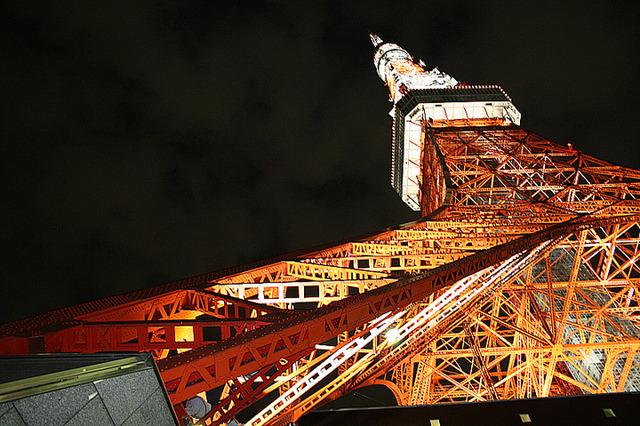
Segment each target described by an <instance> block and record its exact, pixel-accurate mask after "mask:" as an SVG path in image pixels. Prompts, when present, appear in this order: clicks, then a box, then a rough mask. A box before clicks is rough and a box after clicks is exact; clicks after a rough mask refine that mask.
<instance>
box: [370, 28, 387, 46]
mask: <svg viewBox="0 0 640 426" xmlns="http://www.w3.org/2000/svg"><path fill="white" fill-rule="evenodd" d="M369 37H370V38H371V43H373V47H375V48H376V49H377V48H378V46H380V45H381V44H382V43H384V42H383V41H382V39H381V38H380V37H378V35H377V34H376V33H374V32H372V31H369Z"/></svg>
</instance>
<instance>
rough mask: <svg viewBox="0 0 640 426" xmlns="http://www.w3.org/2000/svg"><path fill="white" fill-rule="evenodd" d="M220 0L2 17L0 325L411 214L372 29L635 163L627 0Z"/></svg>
mask: <svg viewBox="0 0 640 426" xmlns="http://www.w3.org/2000/svg"><path fill="white" fill-rule="evenodd" d="M212 3H213V2H208V1H200V2H198V1H195V2H171V1H165V2H144V1H129V2H121V3H120V4H117V5H116V4H114V3H104V2H83V3H82V4H81V5H70V4H68V2H33V3H30V2H18V3H15V4H13V5H11V6H8V7H5V9H4V10H3V11H2V12H0V16H1V17H2V22H3V23H4V24H3V25H2V26H1V27H0V34H1V36H0V37H1V38H2V43H0V51H1V52H2V57H3V58H4V59H3V71H2V73H1V74H2V76H1V77H0V88H1V89H2V93H3V102H2V104H1V109H0V113H1V120H2V124H3V126H2V129H3V130H2V131H3V133H4V143H3V144H2V155H1V162H2V163H1V166H2V205H3V213H2V219H3V223H4V224H5V225H4V226H3V232H2V265H1V270H0V279H1V280H2V294H1V297H2V300H3V314H2V317H1V318H0V320H1V321H9V320H13V319H18V318H20V317H24V316H28V315H34V314H37V313H40V312H44V311H47V310H51V309H55V308H59V307H63V306H66V305H69V304H76V303H80V302H83V301H87V300H91V299H95V298H98V297H105V296H108V295H112V294H117V293H123V292H128V291H133V290H137V289H141V288H144V287H148V286H151V285H156V284H161V283H163V282H168V281H172V280H177V279H180V278H184V277H188V276H193V275H197V274H201V273H205V272H209V271H213V270H217V269H222V268H224V267H229V266H233V265H238V264H242V263H246V262H251V261H255V260H259V259H263V258H267V257H270V256H274V255H277V254H281V253H285V252H288V251H292V250H295V249H299V248H304V247H309V246H314V245H318V244H322V243H326V242H330V241H334V240H339V239H343V238H346V237H350V236H356V235H359V234H362V233H365V232H371V231H375V230H379V229H383V228H386V227H387V226H391V225H394V224H398V223H402V222H406V221H409V220H412V219H414V218H416V216H415V214H414V213H413V212H412V211H410V210H409V209H408V208H407V207H405V206H404V204H403V203H402V202H401V201H400V199H399V197H397V195H396V194H395V193H394V192H393V190H392V188H391V186H390V184H389V173H390V172H389V170H390V157H391V146H390V140H391V120H390V118H389V117H388V116H387V113H388V111H389V109H390V107H391V104H389V103H388V102H387V93H386V90H385V87H384V86H383V83H382V82H381V81H380V80H379V78H378V76H377V75H376V73H375V70H374V68H373V65H372V53H373V51H372V46H371V45H370V42H369V40H368V37H367V29H368V28H371V29H372V30H374V31H376V32H378V33H379V35H380V36H381V37H383V39H385V40H388V41H393V42H396V43H398V44H400V45H401V46H403V47H404V48H406V49H407V50H408V51H409V52H410V53H411V54H413V55H415V56H416V58H422V59H424V60H425V62H426V63H427V64H428V66H438V67H439V68H440V69H441V70H443V71H445V72H447V73H449V74H450V75H452V76H454V77H455V78H457V79H458V80H462V81H465V82H467V83H469V84H499V85H501V86H502V87H503V88H504V89H505V90H506V91H507V93H508V94H509V95H510V96H511V97H512V98H513V101H514V103H515V105H516V106H517V107H518V108H519V110H520V111H521V112H522V115H523V119H522V125H523V127H525V128H527V129H529V130H532V131H534V132H536V133H539V134H541V135H542V136H545V137H547V138H549V139H551V140H554V141H556V142H559V143H562V144H565V143H567V142H571V143H573V145H574V146H575V147H576V148H577V149H580V150H582V151H584V152H586V153H589V154H592V155H596V156H598V157H601V158H605V159H607V160H610V161H613V162H615V163H618V164H622V165H626V166H629V167H634V168H640V148H638V144H637V142H636V135H637V134H638V131H639V130H640V129H638V119H637V117H636V116H635V114H634V113H635V105H636V99H638V97H639V95H640V93H639V90H638V87H639V85H638V81H637V78H638V75H640V72H639V71H640V70H639V67H638V58H637V52H638V51H640V49H639V37H640V36H639V34H640V31H638V24H637V22H638V21H640V19H638V18H639V16H638V11H637V8H633V7H632V4H631V3H630V2H628V3H625V2H597V1H596V2H589V3H588V4H587V3H582V2H566V3H565V2H555V3H552V4H547V5H545V6H542V5H539V4H538V3H527V4H522V5H521V4H517V5H514V4H513V3H512V2H506V1H504V2H500V1H495V2H483V3H477V2H437V3H432V2H398V3H399V4H395V3H391V2H390V3H389V4H386V3H383V2H375V1H373V2H345V4H343V3H342V2H330V1H327V2H314V5H305V6H300V5H298V4H297V3H295V2H264V3H260V4H259V5H255V4H253V3H252V2H244V3H234V4H233V5H228V4H227V5H222V6H213V5H212ZM400 3H401V4H400Z"/></svg>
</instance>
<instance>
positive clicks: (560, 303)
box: [0, 39, 640, 425]
mask: <svg viewBox="0 0 640 426" xmlns="http://www.w3.org/2000/svg"><path fill="white" fill-rule="evenodd" d="M374 45H376V48H377V53H379V52H380V51H381V50H382V51H383V54H379V56H380V55H382V56H384V49H383V47H384V46H387V45H388V43H387V44H383V43H382V41H381V40H379V39H378V40H375V39H374ZM392 46H396V45H392ZM387 48H388V46H387ZM388 50H389V51H392V49H388ZM378 59H379V58H378ZM382 59H384V57H383V58H382ZM398 61H399V59H398V58H397V57H395V58H393V61H391V62H393V63H391V62H390V64H389V65H387V70H391V71H394V72H398V71H397V70H400V71H401V74H402V73H405V74H406V73H414V74H415V73H418V74H420V70H421V68H420V67H419V66H418V65H416V64H413V65H415V66H414V67H413V68H411V67H406V66H405V67H401V66H400V65H402V64H399V62H398ZM376 66H377V68H378V70H379V73H380V69H381V68H384V66H385V65H384V64H383V65H380V63H379V62H378V63H377V64H376ZM415 67H418V68H420V69H416V68H415ZM383 74H384V73H383ZM425 74H429V73H426V72H425ZM431 74H432V75H433V72H431ZM386 77H388V76H386ZM386 81H387V83H388V84H389V82H392V84H396V85H397V87H390V89H391V90H392V94H393V96H394V97H396V99H394V111H395V113H394V120H395V121H394V123H395V125H394V132H395V133H394V135H395V136H394V146H395V148H394V149H395V150H396V152H394V156H396V157H397V158H399V157H402V156H401V155H400V152H399V151H400V150H404V157H402V159H401V160H402V161H404V160H408V161H414V160H412V159H411V158H419V168H418V172H417V174H416V173H414V174H413V175H410V176H409V179H405V184H404V185H405V186H404V188H405V189H406V188H409V189H408V190H407V191H411V190H413V189H411V188H413V187H415V188H417V190H416V191H417V192H416V194H417V198H416V199H417V200H418V203H417V205H419V208H420V210H421V216H422V217H421V219H419V220H417V221H415V222H412V223H409V224H404V225H400V226H397V227H393V228H389V229H387V230H384V231H382V232H378V233H374V234H370V235H366V236H363V237H359V238H354V239H351V240H348V241H344V242H340V243H337V244H334V245H328V246H324V247H320V248H315V249H311V250H306V251H301V252H296V253H292V254H289V255H283V256H280V257H278V258H275V259H271V260H268V261H264V262H258V263H255V264H251V265H246V266H243V267H240V268H236V269H232V270H225V271H220V272H217V273H212V274H208V275H203V276H198V277H193V278H190V279H186V280H183V281H179V282H175V283H171V284H167V285H163V286H159V287H154V288H151V289H147V290H143V291H138V292H134V293H129V294H126V295H122V296H114V297H110V298H107V299H103V300H99V301H96V302H90V303H86V304H83V305H79V306H75V307H71V308H65V309H61V310H58V311H54V312H50V313H47V314H44V315H41V316H38V317H34V318H29V319H26V320H21V321H17V322H14V323H10V324H5V325H3V326H2V327H1V328H0V331H1V333H2V334H1V335H0V336H1V338H2V340H0V342H1V346H0V348H1V349H2V353H3V354H20V353H38V352H98V351H150V352H153V353H154V354H155V356H156V358H157V360H158V361H157V362H158V366H159V369H160V371H161V374H162V377H163V380H164V383H165V387H166V389H167V392H168V393H169V396H170V398H171V399H172V401H173V402H174V404H175V408H176V411H177V412H178V413H179V414H180V415H182V414H184V412H185V411H184V404H185V402H186V401H188V400H190V399H191V398H194V397H195V396H196V395H198V394H200V393H201V392H204V391H209V390H212V389H216V388H218V390H220V391H221V396H220V398H219V400H218V401H209V402H210V403H211V404H212V405H213V408H212V410H211V411H210V412H209V414H208V415H207V416H206V417H204V418H202V419H200V420H199V421H200V423H202V424H225V423H226V422H228V421H229V420H230V419H231V418H233V416H234V415H236V414H237V413H238V412H239V411H241V410H243V409H244V408H246V407H247V406H249V405H250V404H252V403H254V402H256V401H258V400H259V399H261V398H262V397H264V396H265V395H267V394H270V393H272V392H278V393H279V395H280V396H279V398H276V399H275V400H274V401H273V402H271V403H269V404H268V405H266V406H265V404H263V406H264V410H262V411H261V412H260V413H259V414H258V415H256V416H255V417H254V418H253V419H252V420H251V421H250V422H249V423H250V424H255V425H258V424H286V423H287V422H290V421H293V420H295V419H297V418H299V417H300V416H301V415H303V414H304V413H306V412H308V411H309V410H313V409H314V408H316V407H318V406H320V405H322V404H324V403H326V402H328V401H331V400H333V399H336V398H338V397H340V396H342V395H344V394H345V393H347V392H349V391H351V390H354V389H357V388H360V387H363V386H368V385H372V384H382V385H385V386H387V387H388V388H389V389H390V390H391V391H392V392H393V393H394V395H395V397H396V399H397V402H398V404H400V405H417V404H435V403H446V402H462V401H467V402H472V401H484V400H496V399H513V398H532V397H548V396H557V395H574V394H589V393H603V392H624V391H640V354H639V353H638V350H639V347H640V329H639V328H638V320H639V319H640V305H639V302H640V296H639V294H638V286H639V283H640V266H639V264H638V258H639V257H640V200H639V199H638V198H639V196H640V172H639V171H636V170H632V169H629V168H625V167H621V166H617V165H614V164H611V163H609V162H607V161H603V160H600V159H597V158H594V157H591V156H589V155H587V154H584V153H582V152H579V151H576V150H574V149H573V148H572V147H570V146H569V147H564V146H560V145H558V144H555V143H553V142H550V141H548V140H546V139H544V138H542V137H540V136H538V135H536V134H534V133H531V132H529V131H527V130H525V129H523V128H521V127H519V126H518V125H516V124H514V120H513V114H511V115H510V116H506V115H500V114H497V115H496V114H493V113H487V114H486V116H484V117H479V116H478V113H477V112H476V113H472V114H467V112H466V111H467V110H465V108H466V107H465V106H464V105H463V109H462V110H463V112H464V113H465V114H466V116H462V117H460V116H452V117H449V116H447V111H448V110H447V108H446V106H445V107H443V111H442V112H443V114H444V115H443V116H435V117H434V115H433V114H430V113H429V111H428V108H427V106H428V105H430V104H429V102H431V100H430V99H426V98H425V96H426V97H428V96H431V94H429V93H426V92H425V90H426V91H429V90H435V89H430V88H426V89H425V88H421V87H418V88H415V87H413V88H412V87H407V86H405V87H404V88H403V87H402V84H403V83H402V80H401V79H395V80H394V79H393V78H392V77H391V78H386ZM447 81H449V80H447ZM394 82H395V83H394ZM454 83H455V80H454ZM454 83H450V81H449V83H447V84H454ZM441 90H445V91H451V90H459V91H460V92H451V93H453V94H454V95H456V93H458V94H460V96H462V97H464V96H467V95H468V94H473V93H475V94H476V95H477V96H479V97H480V101H481V102H484V101H485V100H486V99H485V100H483V99H482V96H486V90H485V92H483V88H470V87H469V86H463V87H459V88H458V89H456V88H451V87H450V86H445V87H444V88H442V89H441ZM398 93H400V94H401V96H398V95H397V94H398ZM447 93H449V92H447ZM476 95H474V96H476ZM421 96H422V97H423V98H420V97H421ZM434 96H436V95H434ZM456 96H457V95H456ZM469 96H471V95H469ZM425 99H426V100H425ZM465 99H466V100H465V102H467V101H469V99H470V98H465ZM445 101H447V102H449V101H451V100H450V98H447V99H445ZM454 101H455V99H454ZM454 101H451V102H454ZM471 101H473V102H478V101H476V100H474V99H471ZM403 102H404V104H403ZM435 102H436V103H437V100H436V101H435ZM441 102H442V101H441ZM456 102H461V101H459V100H458V101H456ZM431 103H433V102H431ZM407 104H410V108H412V109H411V110H410V111H409V110H406V109H405V110H404V112H403V108H405V105H407ZM485 104H487V105H488V103H487V102H485ZM425 105H426V106H425ZM416 111H417V112H416ZM425 111H426V112H425ZM449 111H450V110H449ZM485 112H486V108H485ZM518 117H519V116H518ZM401 120H404V121H401ZM401 138H404V139H403V140H404V143H403V144H401V143H400V139H401ZM400 145H403V146H400ZM416 147H417V148H416ZM410 149H417V150H418V151H417V153H416V152H413V153H411V152H409V151H407V150H410ZM411 156H413V157H411ZM394 167H395V173H396V179H397V181H398V182H401V180H400V178H397V175H398V173H400V171H402V169H401V167H402V165H400V166H398V165H396V166H394ZM404 170H405V172H407V171H409V172H411V169H409V168H405V169H404ZM407 173H408V172H407ZM411 173H413V172H411ZM409 180H411V182H409ZM406 182H408V183H406ZM411 185H413V186H411ZM401 186H402V185H400V184H399V185H398V186H397V189H398V188H400V187H401ZM400 190H403V189H402V188H400ZM399 192H400V191H399ZM401 195H403V194H402V193H401ZM410 201H411V200H409V201H408V204H410V205H411V202H410Z"/></svg>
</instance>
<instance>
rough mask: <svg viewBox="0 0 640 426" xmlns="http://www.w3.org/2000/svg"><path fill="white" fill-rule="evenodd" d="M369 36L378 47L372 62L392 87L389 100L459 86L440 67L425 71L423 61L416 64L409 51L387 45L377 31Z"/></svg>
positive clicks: (397, 99)
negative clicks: (413, 92)
mask: <svg viewBox="0 0 640 426" xmlns="http://www.w3.org/2000/svg"><path fill="white" fill-rule="evenodd" d="M369 37H370V38H371V43H373V46H374V47H375V48H376V51H375V53H374V58H373V63H374V65H375V67H376V70H377V71H378V76H380V78H381V79H382V81H384V82H385V83H386V84H387V86H388V87H389V95H390V99H391V101H392V102H393V103H394V104H395V103H397V102H398V101H399V100H400V99H402V97H403V96H404V95H405V94H406V93H408V92H409V91H410V90H415V89H442V88H447V87H455V86H456V85H457V84H458V82H457V81H456V79H455V78H453V77H451V76H449V75H447V74H445V73H443V72H441V71H440V70H438V68H434V69H432V70H431V71H425V69H424V68H423V66H424V62H422V61H421V60H419V61H418V63H416V62H414V60H413V57H412V56H411V55H410V54H409V52H407V51H406V50H404V49H403V48H401V47H400V46H398V45H397V44H394V43H388V42H384V41H383V40H382V39H381V38H380V37H379V36H378V35H377V34H375V33H374V32H370V33H369Z"/></svg>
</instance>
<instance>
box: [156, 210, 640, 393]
mask: <svg viewBox="0 0 640 426" xmlns="http://www.w3.org/2000/svg"><path fill="white" fill-rule="evenodd" d="M639 219H640V216H620V217H610V218H600V219H590V220H574V221H570V222H568V223H562V224H558V225H553V226H550V227H549V228H547V229H544V230H542V231H538V232H536V233H534V234H531V235H527V236H524V237H522V238H520V239H517V240H515V241H511V242H508V243H505V244H503V245H501V246H498V247H494V248H492V249H488V250H485V251H482V252H480V253H477V254H475V255H472V256H469V257H467V258H464V259H461V260H458V261H456V262H453V263H451V264H448V265H444V266H442V267H439V268H437V269H433V270H430V271H427V272H426V273H423V274H419V275H417V276H414V277H409V278H404V279H402V280H399V281H397V282H395V283H392V284H388V285H386V286H384V287H381V288H378V289H375V290H372V291H370V292H368V293H363V294H359V295H354V296H351V297H349V298H346V299H342V300H340V301H337V302H333V303H331V304H329V305H327V306H324V307H321V308H318V309H316V310H313V311H308V312H304V313H301V314H299V315H296V316H294V317H292V318H290V319H288V320H285V321H282V322H279V323H276V324H272V325H268V326H264V327H261V328H260V329H257V330H254V331H252V332H248V333H245V334H242V335H240V336H237V337H235V338H232V339H229V340H227V341H224V342H220V343H218V344H213V345H206V346H203V347H200V348H196V349H194V350H192V351H189V352H186V353H183V354H178V355H176V356H173V357H171V358H168V359H164V360H160V361H159V362H158V367H159V369H160V371H161V374H162V377H163V380H164V381H165V385H166V387H167V391H168V392H169V395H170V397H171V399H172V401H174V403H178V402H181V401H184V400H187V399H189V398H191V397H193V396H195V395H196V394H198V393H199V392H202V391H206V390H208V389H212V388H215V387H217V386H219V385H220V384H222V383H225V382H226V381H228V380H231V379H233V378H235V377H238V376H241V375H247V374H250V373H251V372H253V371H256V370H258V369H260V368H263V367H265V366H267V365H271V364H273V363H275V362H277V361H278V360H279V359H280V358H282V357H283V356H287V355H289V354H292V353H294V352H301V351H302V350H304V349H306V348H310V347H313V346H315V345H316V344H319V343H322V342H324V341H326V340H328V339H330V338H332V337H335V336H337V335H338V334H340V333H342V332H344V331H348V330H352V329H355V328H356V327H359V326H361V325H363V324H365V323H367V322H369V321H371V320H373V319H375V318H377V317H378V316H380V315H382V314H383V313H385V312H389V311H392V310H395V309H400V308H403V307H406V306H407V305H409V304H410V303H413V302H416V301H419V300H422V299H424V298H426V297H427V296H429V295H430V294H432V293H433V292H435V291H437V290H440V289H442V288H444V287H446V286H448V285H451V284H453V283H454V282H456V281H457V280H459V279H461V278H463V277H465V276H468V275H470V274H473V273H475V272H478V271H480V270H482V269H484V268H486V267H489V266H491V265H495V264H497V263H499V262H501V261H504V260H506V259H507V258H509V257H510V256H512V255H514V254H516V253H521V252H523V251H526V250H531V249H533V248H535V247H537V246H538V245H539V244H541V243H543V242H544V241H548V240H552V239H555V238H559V237H563V236H567V235H570V234H572V233H576V232H579V231H582V230H585V229H591V228H594V227H601V226H606V225H611V224H615V223H626V222H632V221H638V220H639Z"/></svg>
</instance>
